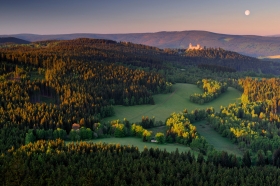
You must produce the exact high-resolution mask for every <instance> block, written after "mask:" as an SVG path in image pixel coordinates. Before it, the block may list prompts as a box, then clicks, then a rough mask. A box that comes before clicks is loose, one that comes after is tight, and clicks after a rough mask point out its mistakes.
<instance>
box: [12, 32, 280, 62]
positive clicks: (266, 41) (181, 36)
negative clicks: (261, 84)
mask: <svg viewBox="0 0 280 186" xmlns="http://www.w3.org/2000/svg"><path fill="white" fill-rule="evenodd" d="M10 36H13V37H17V38H21V39H25V40H28V41H40V40H50V39H57V40H69V39H77V38H81V37H84V38H98V39H101V38H102V39H110V40H115V41H128V42H132V43H139V44H144V45H149V46H155V47H159V48H162V49H163V48H186V47H188V46H189V43H192V44H194V45H196V44H200V45H201V46H206V47H213V48H218V47H221V48H223V49H225V50H230V51H235V52H238V53H242V54H245V55H249V56H253V57H259V56H271V55H279V54H280V37H279V36H278V37H273V36H255V35H229V34H219V33H213V32H207V31H200V30H190V31H179V32H176V31H174V32H156V33H128V34H86V33H84V34H83V33H77V34H57V35H36V34H17V35H10Z"/></svg>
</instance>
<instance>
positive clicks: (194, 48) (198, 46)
mask: <svg viewBox="0 0 280 186" xmlns="http://www.w3.org/2000/svg"><path fill="white" fill-rule="evenodd" d="M202 49H203V48H202V47H201V46H200V44H197V45H196V46H193V45H192V44H191V43H190V44H189V48H188V50H202Z"/></svg>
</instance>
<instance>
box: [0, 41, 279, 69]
mask: <svg viewBox="0 0 280 186" xmlns="http://www.w3.org/2000/svg"><path fill="white" fill-rule="evenodd" d="M0 53H2V55H3V58H4V57H5V58H6V59H8V60H18V61H26V60H27V61H32V63H37V64H44V63H52V61H53V59H61V60H65V61H69V60H77V61H92V60H97V61H105V62H110V63H116V62H118V63H122V64H125V65H132V66H135V67H143V68H149V69H156V70H159V69H167V68H170V66H173V67H179V68H180V67H182V68H184V66H186V65H201V64H211V65H218V66H224V67H230V68H232V69H235V70H237V71H247V70H252V71H255V72H262V73H266V74H269V73H270V74H280V63H276V62H266V61H261V60H259V59H256V58H253V57H248V56H244V55H241V54H238V53H236V52H231V51H227V50H223V49H220V48H218V49H215V48H208V49H206V50H188V51H186V50H185V49H160V48H157V47H151V46H147V45H142V44H133V43H130V42H116V41H113V40H104V39H88V38H80V39H74V40H50V41H38V42H34V43H31V44H30V45H28V46H12V47H9V48H2V49H1V50H0Z"/></svg>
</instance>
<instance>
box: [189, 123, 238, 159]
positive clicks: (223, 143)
mask: <svg viewBox="0 0 280 186" xmlns="http://www.w3.org/2000/svg"><path fill="white" fill-rule="evenodd" d="M194 125H195V126H196V129H197V132H198V133H199V134H200V135H202V136H203V137H204V138H205V139H206V140H207V142H208V143H209V144H211V145H213V146H214V148H215V149H216V150H218V151H227V152H228V153H230V154H236V155H237V156H242V154H243V153H242V152H241V151H240V150H239V149H238V146H237V145H235V144H233V143H232V142H231V141H230V140H229V139H228V138H224V137H222V136H221V135H220V134H219V133H218V132H216V131H215V130H214V129H213V128H211V126H210V125H207V124H206V121H200V122H196V123H194Z"/></svg>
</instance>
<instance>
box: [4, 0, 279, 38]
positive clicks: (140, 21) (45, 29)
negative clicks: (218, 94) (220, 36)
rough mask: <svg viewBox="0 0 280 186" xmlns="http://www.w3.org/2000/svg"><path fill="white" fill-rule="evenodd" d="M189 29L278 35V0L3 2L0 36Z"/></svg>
mask: <svg viewBox="0 0 280 186" xmlns="http://www.w3.org/2000/svg"><path fill="white" fill-rule="evenodd" d="M245 10H250V12H251V13H250V15H248V16H246V15H245V13H244V12H245ZM185 30H204V31H210V32H215V33H224V34H236V35H263V36H265V35H276V34H280V0H235V1H232V0H173V1H171V0H0V34H20V33H31V34H70V33H98V34H110V33H112V34H113V33H147V32H160V31H185Z"/></svg>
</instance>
